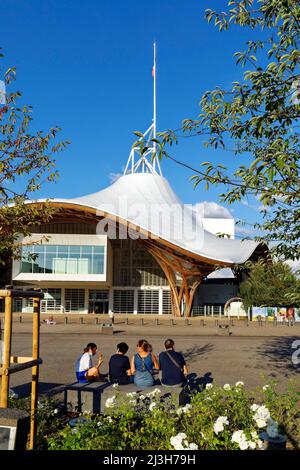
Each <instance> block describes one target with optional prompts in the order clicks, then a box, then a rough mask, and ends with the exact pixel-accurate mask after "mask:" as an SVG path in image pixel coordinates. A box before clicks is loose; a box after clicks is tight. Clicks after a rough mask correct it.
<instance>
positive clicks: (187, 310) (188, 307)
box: [185, 279, 202, 317]
mask: <svg viewBox="0 0 300 470" xmlns="http://www.w3.org/2000/svg"><path fill="white" fill-rule="evenodd" d="M201 280H202V279H198V280H197V281H195V282H193V284H192V286H191V288H190V291H189V299H188V302H186V305H185V316H186V317H190V316H191V310H192V305H193V300H194V295H195V292H196V290H197V287H198V286H199V284H201Z"/></svg>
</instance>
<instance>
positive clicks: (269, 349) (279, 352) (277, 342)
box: [257, 336, 300, 375]
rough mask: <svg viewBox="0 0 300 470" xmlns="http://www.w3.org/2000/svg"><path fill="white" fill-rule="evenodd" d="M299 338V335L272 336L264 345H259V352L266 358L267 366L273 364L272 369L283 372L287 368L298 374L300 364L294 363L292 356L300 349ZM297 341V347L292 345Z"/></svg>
mask: <svg viewBox="0 0 300 470" xmlns="http://www.w3.org/2000/svg"><path fill="white" fill-rule="evenodd" d="M299 340H300V337H299V336H289V337H281V338H278V337H276V338H272V339H270V340H269V341H267V342H266V343H265V344H264V345H262V346H260V347H258V348H257V352H258V354H259V355H260V356H261V357H262V358H263V359H264V361H265V362H264V364H265V366H271V367H272V370H275V369H276V370H280V372H281V373H282V372H283V369H285V370H286V371H287V372H289V373H291V372H292V373H294V374H297V373H299V371H300V365H296V364H293V362H292V356H293V354H294V353H296V351H297V349H298V350H299V349H300V343H299ZM295 341H298V345H295V346H296V347H294V348H293V347H292V346H293V343H294V342H295ZM298 359H300V353H298ZM260 366H261V362H260ZM286 375H288V374H286Z"/></svg>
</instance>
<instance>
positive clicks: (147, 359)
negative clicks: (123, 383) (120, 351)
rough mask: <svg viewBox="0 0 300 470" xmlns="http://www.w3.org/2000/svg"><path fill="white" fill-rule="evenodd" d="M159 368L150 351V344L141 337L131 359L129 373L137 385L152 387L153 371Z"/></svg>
mask: <svg viewBox="0 0 300 470" xmlns="http://www.w3.org/2000/svg"><path fill="white" fill-rule="evenodd" d="M154 369H159V364H158V361H157V359H156V357H155V355H154V354H153V353H152V346H151V344H149V343H148V341H147V340H145V339H141V340H139V341H138V343H137V352H136V354H135V355H134V356H133V357H132V359H131V374H132V375H133V376H134V383H135V385H136V386H137V387H142V388H144V387H152V386H153V385H154V378H153V372H154Z"/></svg>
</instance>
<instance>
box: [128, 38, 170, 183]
mask: <svg viewBox="0 0 300 470" xmlns="http://www.w3.org/2000/svg"><path fill="white" fill-rule="evenodd" d="M152 77H153V120H152V124H151V126H150V127H148V129H147V130H146V131H145V132H144V134H143V135H142V137H140V138H139V139H138V142H141V141H142V140H146V146H147V147H148V148H147V151H146V152H145V153H144V154H143V155H141V153H140V151H139V148H138V147H135V148H132V149H131V151H130V154H129V157H128V160H127V164H126V167H125V170H124V175H129V174H132V173H139V172H141V173H152V174H154V175H160V176H162V172H161V168H160V164H159V160H158V158H157V155H156V142H152V139H156V43H155V42H154V43H153V67H152ZM153 154H154V157H153ZM136 157H137V160H136Z"/></svg>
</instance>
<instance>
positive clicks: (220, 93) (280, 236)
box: [157, 0, 300, 259]
mask: <svg viewBox="0 0 300 470" xmlns="http://www.w3.org/2000/svg"><path fill="white" fill-rule="evenodd" d="M206 18H207V21H208V22H213V21H214V24H215V26H216V27H217V28H219V30H220V31H224V30H228V29H230V28H235V27H241V28H245V29H250V32H251V31H252V33H251V34H252V35H253V36H254V33H255V36H257V35H260V37H261V38H260V39H258V40H249V41H248V42H247V43H246V48H245V50H244V51H241V52H236V53H235V54H234V56H235V59H236V63H237V64H239V65H240V66H241V67H242V68H243V69H244V70H243V79H242V81H236V82H234V83H233V84H232V87H231V88H230V89H223V88H221V87H216V88H215V89H213V90H210V91H207V92H206V93H204V95H203V96H202V98H201V102H200V107H201V112H200V115H199V116H198V117H197V118H196V119H185V120H184V121H183V122H182V126H181V127H180V129H177V130H176V131H174V130H168V131H166V132H163V133H160V134H159V136H160V137H159V139H158V141H157V144H158V149H159V150H158V152H159V156H160V158H162V157H168V158H171V159H173V160H174V158H173V157H172V156H171V155H170V151H169V150H168V146H171V145H173V144H176V143H178V142H179V140H180V137H181V135H182V134H183V136H184V137H187V136H189V137H199V138H200V140H201V141H202V139H203V141H204V142H203V143H204V145H205V146H206V147H212V148H215V149H221V150H224V152H223V153H222V162H221V163H220V164H217V165H216V164H213V163H211V162H203V163H202V164H201V167H202V168H200V169H197V168H192V170H193V171H194V172H195V174H194V176H193V180H194V183H195V186H197V185H198V184H200V183H204V184H205V187H206V189H209V187H210V185H216V186H221V187H222V188H223V189H224V192H222V193H221V194H220V201H221V202H226V203H229V204H231V203H234V202H237V201H241V200H242V199H243V198H245V197H247V196H251V197H255V198H256V199H258V200H259V201H261V205H262V209H261V214H262V217H261V220H262V222H258V223H257V224H255V229H258V230H261V231H263V235H262V236H261V237H257V240H265V241H268V242H271V241H272V242H276V243H275V244H273V245H275V246H274V248H273V251H274V252H276V253H277V255H280V256H283V257H285V258H293V259H297V258H299V256H300V250H299V239H300V223H299V220H300V203H299V201H300V180H299V144H300V137H299V132H298V128H299V117H300V71H299V62H300V50H299V39H300V3H299V0H241V1H234V0H230V1H229V2H228V9H227V10H226V11H223V12H221V13H217V12H215V11H212V10H206ZM228 155H229V157H228ZM175 161H176V160H175ZM247 162H249V163H247ZM178 163H181V164H183V165H185V166H187V167H189V168H191V167H190V166H189V165H188V164H187V163H186V162H178ZM228 164H229V165H230V169H229V168H228V167H227V165H228ZM233 167H234V168H233ZM232 168H233V169H232Z"/></svg>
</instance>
